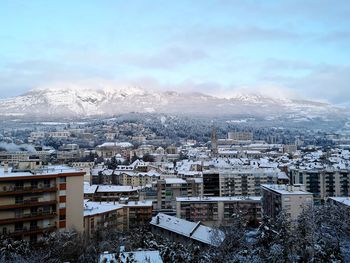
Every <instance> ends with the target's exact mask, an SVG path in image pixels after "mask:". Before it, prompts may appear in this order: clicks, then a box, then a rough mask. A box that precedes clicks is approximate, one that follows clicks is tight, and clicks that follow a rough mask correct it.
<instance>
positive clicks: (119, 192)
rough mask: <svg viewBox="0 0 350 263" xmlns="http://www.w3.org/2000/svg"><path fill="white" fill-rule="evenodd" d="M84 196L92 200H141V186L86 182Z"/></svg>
mask: <svg viewBox="0 0 350 263" xmlns="http://www.w3.org/2000/svg"><path fill="white" fill-rule="evenodd" d="M84 198H85V199H89V200H91V201H101V202H102V201H104V202H115V201H117V202H118V201H119V200H120V199H122V198H129V199H130V200H134V201H138V200H139V188H137V187H133V186H127V185H90V184H88V183H85V184H84Z"/></svg>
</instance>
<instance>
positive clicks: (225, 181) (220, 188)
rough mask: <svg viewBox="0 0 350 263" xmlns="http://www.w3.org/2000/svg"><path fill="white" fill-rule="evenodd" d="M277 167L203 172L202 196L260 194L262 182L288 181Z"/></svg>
mask: <svg viewBox="0 0 350 263" xmlns="http://www.w3.org/2000/svg"><path fill="white" fill-rule="evenodd" d="M288 182H289V178H288V176H287V175H286V174H285V173H284V172H282V171H281V170H279V169H278V168H253V167H249V168H237V169H218V170H208V171H204V172H203V193H204V196H260V195H261V188H260V186H261V185H262V184H280V183H288Z"/></svg>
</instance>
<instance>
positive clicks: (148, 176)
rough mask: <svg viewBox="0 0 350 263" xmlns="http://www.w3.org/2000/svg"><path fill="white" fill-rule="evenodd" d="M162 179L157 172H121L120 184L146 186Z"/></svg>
mask: <svg viewBox="0 0 350 263" xmlns="http://www.w3.org/2000/svg"><path fill="white" fill-rule="evenodd" d="M159 179H160V174H159V173H157V172H155V171H149V172H121V173H120V175H119V183H120V184H121V185H131V186H134V187H138V186H146V185H147V184H151V183H152V182H155V181H157V180H159Z"/></svg>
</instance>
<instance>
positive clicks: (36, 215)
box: [0, 212, 56, 225]
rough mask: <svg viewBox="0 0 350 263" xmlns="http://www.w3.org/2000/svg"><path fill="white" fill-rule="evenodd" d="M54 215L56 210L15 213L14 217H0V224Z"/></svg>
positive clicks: (47, 217)
mask: <svg viewBox="0 0 350 263" xmlns="http://www.w3.org/2000/svg"><path fill="white" fill-rule="evenodd" d="M55 216H56V212H36V213H29V214H22V215H16V216H15V217H14V218H7V219H1V220H0V225H6V224H13V223H17V222H24V221H32V220H42V219H50V218H54V217H55Z"/></svg>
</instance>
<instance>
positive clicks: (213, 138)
mask: <svg viewBox="0 0 350 263" xmlns="http://www.w3.org/2000/svg"><path fill="white" fill-rule="evenodd" d="M211 153H212V155H213V156H215V155H217V154H218V136H217V133H216V128H213V131H212V133H211Z"/></svg>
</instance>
